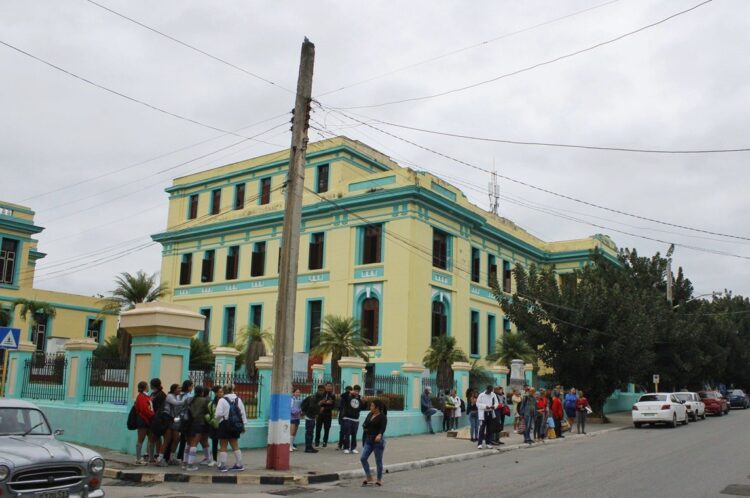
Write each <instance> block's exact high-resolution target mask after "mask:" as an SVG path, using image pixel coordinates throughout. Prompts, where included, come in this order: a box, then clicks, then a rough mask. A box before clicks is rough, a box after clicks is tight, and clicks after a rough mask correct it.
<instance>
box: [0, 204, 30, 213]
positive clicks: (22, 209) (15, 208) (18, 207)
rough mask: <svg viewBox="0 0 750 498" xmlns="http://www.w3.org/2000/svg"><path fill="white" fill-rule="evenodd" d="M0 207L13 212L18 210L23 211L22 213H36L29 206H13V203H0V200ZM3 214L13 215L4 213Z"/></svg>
mask: <svg viewBox="0 0 750 498" xmlns="http://www.w3.org/2000/svg"><path fill="white" fill-rule="evenodd" d="M0 209H7V210H10V211H13V212H14V213H16V212H18V213H23V214H29V215H31V216H34V215H35V214H36V213H35V212H34V211H32V210H31V209H29V208H26V207H23V206H15V205H13V204H5V203H2V202H0ZM4 216H13V215H8V214H6V215H4Z"/></svg>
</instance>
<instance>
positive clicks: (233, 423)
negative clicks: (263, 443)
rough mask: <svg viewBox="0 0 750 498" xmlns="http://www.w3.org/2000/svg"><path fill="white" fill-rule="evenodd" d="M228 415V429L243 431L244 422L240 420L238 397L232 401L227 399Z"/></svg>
mask: <svg viewBox="0 0 750 498" xmlns="http://www.w3.org/2000/svg"><path fill="white" fill-rule="evenodd" d="M227 401H228V402H229V416H228V417H227V423H228V424H229V429H230V430H231V431H232V432H237V433H241V432H245V423H244V422H243V421H242V412H240V405H239V403H240V398H239V397H237V398H235V399H234V401H229V400H227Z"/></svg>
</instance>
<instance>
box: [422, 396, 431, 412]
mask: <svg viewBox="0 0 750 498" xmlns="http://www.w3.org/2000/svg"><path fill="white" fill-rule="evenodd" d="M420 408H421V409H422V413H424V412H426V411H427V410H429V409H430V408H432V398H430V395H429V394H425V393H422V397H421V398H420Z"/></svg>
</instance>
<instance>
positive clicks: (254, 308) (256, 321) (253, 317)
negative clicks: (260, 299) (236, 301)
mask: <svg viewBox="0 0 750 498" xmlns="http://www.w3.org/2000/svg"><path fill="white" fill-rule="evenodd" d="M262 323H263V305H262V304H253V305H251V306H250V325H253V326H255V327H258V328H261V325H262Z"/></svg>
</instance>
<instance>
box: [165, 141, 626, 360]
mask: <svg viewBox="0 0 750 498" xmlns="http://www.w3.org/2000/svg"><path fill="white" fill-rule="evenodd" d="M288 161H289V152H288V151H282V152H278V153H274V154H268V155H265V156H261V157H257V158H254V159H250V160H247V161H242V162H238V163H235V164H230V165H227V166H222V167H219V168H215V169H211V170H208V171H204V172H201V173H197V174H193V175H190V176H185V177H181V178H177V179H175V180H174V182H173V185H172V186H171V187H169V188H168V189H167V192H168V193H169V218H168V222H167V229H166V230H165V231H163V232H161V233H158V234H155V235H153V239H154V240H155V241H158V242H160V243H161V244H162V246H163V258H162V268H161V275H162V281H163V283H166V284H167V285H168V286H169V288H170V289H172V290H173V292H172V294H171V295H170V296H169V297H168V298H167V299H170V300H172V301H173V302H175V303H177V304H181V305H185V306H187V307H189V308H191V309H193V310H195V311H198V312H200V313H202V314H204V315H205V316H206V326H205V330H203V331H201V332H200V333H199V336H200V337H201V338H202V339H203V340H204V341H206V342H208V343H210V344H213V345H216V346H218V345H226V344H230V343H235V342H236V341H237V340H238V334H240V330H241V329H242V327H244V326H247V325H257V326H259V327H261V328H262V329H266V330H268V331H270V332H273V330H274V325H275V309H276V299H277V290H278V282H279V275H278V267H279V256H280V244H281V232H282V224H283V210H284V195H285V193H284V190H283V184H284V181H285V178H286V175H287V170H288ZM300 237H301V240H300V259H299V277H298V291H297V316H296V327H295V352H297V353H298V354H297V356H296V358H297V359H299V358H304V354H305V353H309V351H310V348H311V345H312V344H313V343H314V342H315V338H316V336H317V334H318V333H319V329H320V326H321V322H322V320H323V317H324V316H326V315H329V314H330V315H340V316H346V317H348V316H351V317H354V318H355V319H357V320H359V322H360V324H361V333H362V335H363V337H364V338H365V339H366V340H367V341H368V342H369V344H371V347H372V351H373V353H372V357H371V365H369V366H368V368H369V369H370V370H371V371H374V372H375V373H377V374H387V373H389V372H390V371H392V370H394V369H397V368H398V367H399V366H400V365H401V364H403V363H405V362H414V363H420V362H421V360H422V358H423V356H424V353H425V351H426V350H427V349H428V347H429V345H430V342H431V339H432V337H435V336H437V335H450V336H454V337H456V340H457V342H458V345H459V346H460V347H461V348H462V349H463V350H464V351H465V352H466V353H467V355H469V356H470V358H472V359H474V358H476V359H481V358H484V357H485V356H486V355H487V354H488V353H489V352H491V351H492V350H493V348H494V347H495V341H496V339H498V338H500V337H501V335H502V334H504V333H507V332H508V331H511V330H512V329H513V324H512V323H510V321H508V320H507V319H506V317H505V316H504V315H503V312H502V310H501V309H500V307H499V306H498V304H497V301H496V300H495V299H494V297H493V294H492V291H491V288H490V285H489V283H490V281H491V280H492V279H495V278H497V281H498V283H499V285H500V287H501V288H502V290H503V291H504V292H506V293H511V292H513V290H514V289H515V282H514V279H513V278H512V273H511V270H512V268H513V266H514V265H516V264H517V263H520V264H522V265H524V266H526V265H529V264H531V263H537V264H542V265H555V267H556V269H557V270H558V271H560V272H566V271H572V269H574V268H579V267H581V266H583V265H584V264H585V263H586V261H587V260H588V259H589V257H590V253H591V251H592V250H594V249H599V250H601V251H602V252H603V253H604V254H605V255H606V256H607V257H610V258H613V259H614V258H615V257H616V247H615V246H614V244H613V243H612V241H611V240H610V239H609V238H607V237H604V236H594V237H591V238H587V239H582V240H571V241H564V242H545V241H542V240H540V239H538V238H536V237H534V236H532V235H531V234H529V233H528V232H526V231H524V230H523V229H521V228H520V227H518V226H517V225H515V224H514V223H512V222H510V221H508V220H506V219H504V218H501V217H499V216H496V215H493V214H491V213H488V212H486V211H484V210H482V209H481V208H478V207H477V206H474V205H473V204H471V203H470V202H469V201H468V200H467V198H466V197H465V195H464V194H463V193H462V192H461V191H460V190H459V189H457V188H456V187H454V186H452V185H450V184H448V183H446V182H444V181H442V180H440V179H439V178H437V177H435V176H433V175H431V174H429V173H425V172H418V171H414V170H411V169H407V168H403V167H401V166H399V165H398V164H396V163H395V162H394V161H392V160H391V159H390V158H388V157H387V156H385V155H384V154H382V153H380V152H378V151H376V150H374V149H372V148H370V147H368V146H367V145H365V144H363V143H361V142H358V141H355V140H351V139H348V138H346V137H336V138H332V139H328V140H323V141H320V142H316V143H313V144H310V146H309V147H308V153H307V163H306V169H305V192H304V200H303V210H302V228H301V234H300ZM300 361H301V360H300ZM297 363H298V362H297ZM299 368H300V366H299V364H295V369H299Z"/></svg>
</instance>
